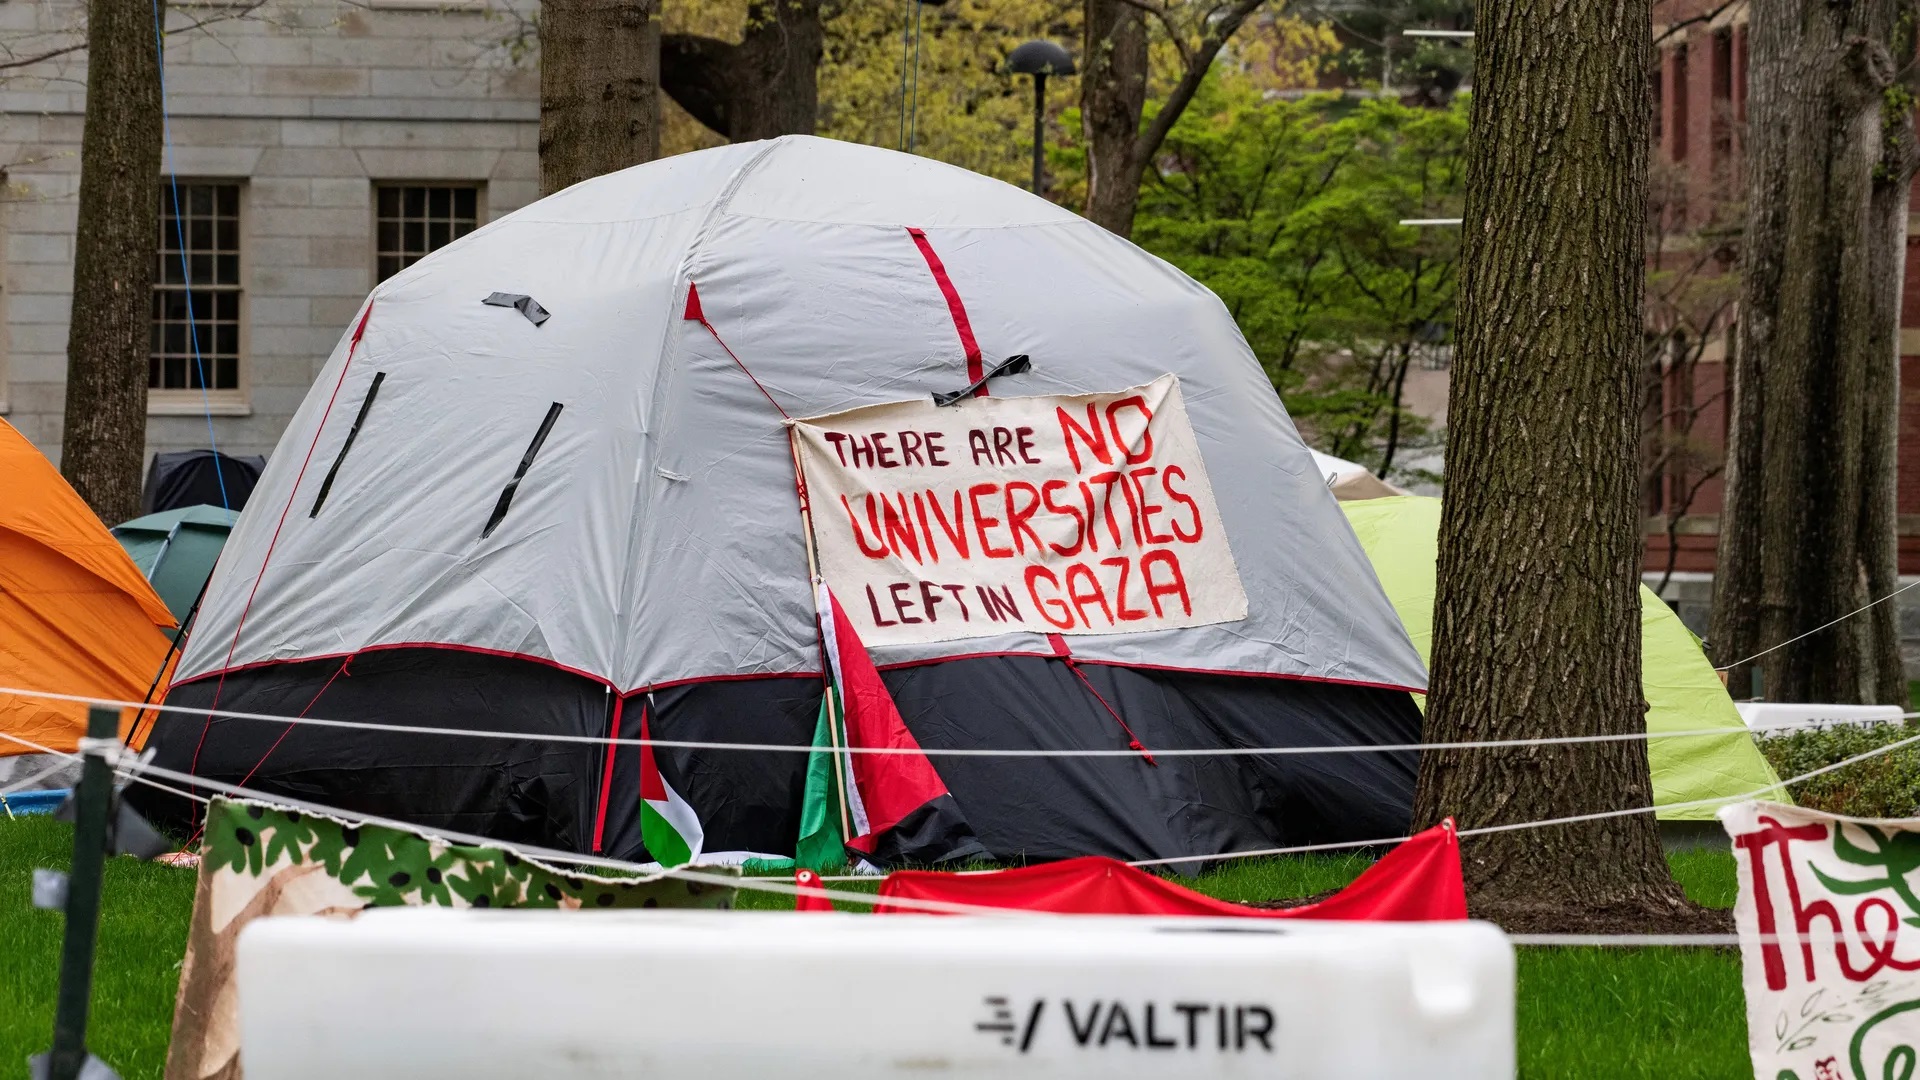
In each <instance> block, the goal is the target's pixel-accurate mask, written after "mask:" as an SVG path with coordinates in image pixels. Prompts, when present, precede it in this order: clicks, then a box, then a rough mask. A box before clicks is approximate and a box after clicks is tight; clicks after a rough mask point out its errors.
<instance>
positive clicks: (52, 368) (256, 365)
mask: <svg viewBox="0 0 1920 1080" xmlns="http://www.w3.org/2000/svg"><path fill="white" fill-rule="evenodd" d="M489 4H491V5H492V6H489ZM529 10H530V8H529ZM84 11H85V8H84V4H82V3H80V2H78V0H38V2H34V0H26V2H21V0H13V2H5V3H0V41H4V42H5V44H6V45H7V47H8V49H9V51H10V53H11V55H13V56H33V55H40V54H42V53H45V52H50V51H54V50H57V49H59V48H61V47H62V46H63V45H64V44H70V43H73V42H77V41H79V40H80V35H79V33H78V31H77V28H78V27H79V26H81V25H83V23H84ZM168 21H169V25H170V26H171V27H172V28H173V32H172V33H170V34H169V36H168V41H167V53H166V80H167V104H168V106H169V111H170V128H171V135H172V148H171V150H172V153H171V161H170V162H169V163H167V164H166V165H164V166H163V168H166V169H168V170H170V175H172V176H173V177H175V178H177V179H178V181H179V205H180V211H181V213H180V221H179V225H178V228H176V223H175V218H174V214H173V195H172V187H171V185H168V184H163V185H161V192H160V198H161V206H162V212H163V214H162V222H161V235H162V249H163V252H162V256H161V266H160V271H161V272H160V274H159V276H158V277H157V279H156V282H155V287H154V301H153V345H152V349H153V351H152V359H151V366H150V370H149V385H150V387H151V400H150V404H149V407H148V415H149V419H148V422H147V446H148V450H149V451H150V452H151V451H155V450H170V449H183V448H188V447H200V446H206V445H207V444H208V427H209V419H208V418H207V416H206V413H207V412H208V411H211V413H212V417H211V426H212V430H213V439H214V440H215V441H216V442H217V443H218V445H219V446H220V448H221V449H222V450H226V451H229V452H232V453H244V454H264V453H267V452H269V451H271V450H272V449H273V446H274V444H275V442H276V441H277V440H278V439H279V437H280V432H281V429H282V428H283V427H284V426H285V425H286V422H287V420H288V418H289V417H290V416H291V415H292V413H293V411H294V409H295V408H296V407H297V406H298V405H299V403H300V401H301V399H302V398H304V397H305V396H306V393H307V388H308V386H309V385H310V384H311V383H312V381H313V378H314V375H315V374H316V373H317V371H318V369H319V367H320V366H321V365H322V364H323V363H324V362H325V361H326V358H327V355H328V354H329V353H330V352H331V351H332V349H333V345H334V342H335V341H336V340H337V339H338V337H339V336H340V334H341V332H342V329H343V328H344V327H345V326H346V325H347V323H348V322H349V320H350V319H351V318H352V316H353V313H354V311H355V310H356V309H357V308H358V306H359V304H360V302H361V300H362V299H363V298H364V297H365V296H366V294H367V291H368V290H369V289H370V288H372V287H373V285H374V284H375V283H376V282H377V281H379V280H380V279H382V278H384V277H386V276H387V275H389V274H391V273H393V272H395V271H397V270H398V269H400V268H401V267H403V266H405V265H407V264H408V263H410V262H411V261H413V260H415V259H417V258H419V257H420V256H421V255H424V254H426V253H427V252H428V251H431V250H433V249H434V248H436V247H439V246H441V245H442V244H445V243H447V242H448V241H450V240H451V239H453V238H454V237H457V236H460V235H462V234H464V233H466V232H468V231H471V230H472V229H474V228H475V227H477V226H478V225H480V224H484V223H485V222H487V221H488V220H491V219H492V218H495V217H498V216H500V215H502V214H504V213H507V212H508V211H511V210H514V209H516V208H518V207H520V206H523V205H525V204H526V203H528V202H531V201H532V200H534V199H535V198H537V197H538V195H539V183H538V178H539V171H538V153H537V145H538V144H537V139H538V135H539V75H538V71H537V69H535V68H534V67H533V66H532V64H531V63H530V62H521V63H516V62H515V57H516V55H517V54H518V52H519V50H517V49H516V48H515V43H516V41H517V40H519V39H520V38H521V37H523V36H524V33H525V29H526V25H527V24H526V22H525V20H524V19H523V18H522V17H521V16H520V15H519V14H516V13H515V11H513V10H512V9H510V8H503V7H501V6H499V3H498V0H450V2H443V0H356V2H354V3H351V4H349V3H337V2H333V0H268V2H267V3H265V4H264V5H262V6H259V7H256V8H252V9H251V10H247V9H246V8H245V7H241V8H235V7H232V6H226V5H212V4H202V3H193V2H188V3H176V4H173V5H170V6H169V20H168ZM201 21H205V22H207V24H208V25H206V26H204V27H202V28H200V29H197V30H192V31H190V32H188V31H185V30H184V29H183V28H184V27H186V26H187V25H188V24H190V23H195V22H201ZM85 55H86V54H85V52H84V51H76V52H71V53H66V54H63V55H58V56H53V57H50V58H48V59H46V60H44V61H41V62H39V63H35V64H31V65H28V66H25V67H22V68H17V69H13V70H8V71H4V72H0V74H3V75H4V79H0V165H4V166H5V168H6V179H7V183H6V187H5V200H4V202H0V259H3V260H4V265H5V269H6V273H5V279H4V289H0V416H4V417H5V418H6V419H7V420H8V421H9V422H11V423H13V424H14V425H15V426H16V427H18V428H19V429H20V430H21V431H22V432H24V433H25V434H26V435H27V437H28V438H29V439H32V440H33V441H34V443H35V444H37V445H38V446H40V447H41V448H42V449H43V450H45V451H46V452H47V453H48V454H50V455H53V456H55V458H56V460H57V459H58V454H59V449H60V436H61V423H62V421H61V413H62V409H63V406H64V398H65V392H66V391H65V372H66V366H67V356H66V348H67V320H68V311H69V304H70V302H71V294H72V282H73V255H74V235H73V234H74V228H75V211H76V194H77V191H78V185H79V171H80V133H81V127H82V119H83V115H84V111H85V104H84V100H85V85H86V71H85V64H86V61H85ZM180 240H184V241H185V244H186V247H187V251H188V256H189V257H188V259H187V272H188V274H190V276H191V280H192V287H193V297H194V302H193V312H192V314H193V321H194V322H195V323H196V324H197V329H198V335H197V336H198V341H199V353H200V358H199V367H200V369H201V370H203V371H204V373H205V380H204V381H205V383H206V386H205V399H204V400H203V397H202V387H201V380H200V379H199V378H197V377H196V372H195V368H196V365H195V362H194V356H193V354H194V349H193V348H192V347H191V346H192V342H191V340H190V338H189V335H188V329H187V314H188V312H187V304H186V288H185V280H184V279H183V274H182V269H181V259H180V254H179V241H180Z"/></svg>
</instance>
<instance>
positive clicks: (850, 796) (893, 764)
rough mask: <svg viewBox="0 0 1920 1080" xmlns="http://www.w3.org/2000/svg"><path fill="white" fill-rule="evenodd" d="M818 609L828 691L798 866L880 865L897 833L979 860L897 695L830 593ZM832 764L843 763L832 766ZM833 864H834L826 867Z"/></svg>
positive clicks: (820, 595) (821, 591) (979, 851)
mask: <svg viewBox="0 0 1920 1080" xmlns="http://www.w3.org/2000/svg"><path fill="white" fill-rule="evenodd" d="M814 602H815V603H816V605H818V608H819V612H820V632H821V637H822V645H823V648H824V650H825V652H826V659H827V667H828V671H829V672H830V674H831V676H832V685H831V686H830V687H829V688H828V690H827V693H826V696H825V698H824V700H822V701H821V703H820V719H819V722H818V723H817V724H816V725H815V726H814V737H813V753H812V754H811V755H810V756H809V758H808V762H807V786H806V795H805V799H804V801H803V802H802V804H801V811H800V837H799V843H798V845H797V846H796V849H795V853H794V861H795V862H796V863H798V864H799V865H801V866H803V867H814V868H816V869H818V868H820V867H823V866H832V865H836V864H837V862H838V858H839V855H840V852H841V851H842V850H843V849H844V850H851V851H852V852H854V853H855V854H857V855H860V856H866V857H870V858H871V859H872V860H873V861H875V862H886V861H889V860H890V858H891V857H892V853H893V852H894V851H895V850H896V849H898V848H900V847H903V846H906V845H903V844H900V843H896V842H894V836H895V835H904V836H911V837H913V838H914V841H913V846H915V847H917V848H918V849H919V850H923V851H924V850H926V849H927V847H928V846H929V843H930V842H931V845H932V846H933V847H934V848H935V849H944V851H945V856H944V857H945V858H947V859H966V858H977V857H985V856H986V854H987V852H986V849H985V848H984V847H982V846H981V844H980V842H979V840H977V839H975V838H974V835H973V830H972V829H970V828H969V827H968V826H967V823H966V819H965V818H964V817H962V816H961V814H960V808H959V806H958V804H956V803H955V802H954V800H953V796H952V795H951V794H949V793H948V792H947V785H946V782H945V781H943V780H941V779H940V774H939V773H936V772H934V770H933V763H932V762H930V761H928V760H927V758H926V756H925V755H924V754H922V753H920V743H919V741H918V740H916V739H915V738H914V737H913V732H911V731H908V730H907V725H906V722H905V721H904V720H902V719H901V718H900V709H899V708H898V707H897V706H896V705H894V703H893V695H892V694H891V693H889V692H888V691H887V686H886V684H885V683H883V682H881V681H880V672H879V671H878V670H877V669H876V668H875V667H874V666H873V658H872V657H870V656H868V655H867V649H866V646H864V645H862V644H861V643H860V636H859V634H858V633H856V632H855V631H854V628H853V623H852V621H851V620H849V619H848V618H847V613H846V612H845V611H843V610H842V609H841V607H840V601H839V600H837V599H835V598H834V596H833V593H832V592H831V591H829V590H828V589H827V587H826V585H824V584H822V585H819V586H817V592H816V595H815V598H814ZM836 743H837V744H838V745H839V746H840V747H842V748H845V747H860V748H869V747H887V748H892V749H896V750H901V751H908V752H905V753H893V754H848V753H840V754H835V753H834V752H833V748H834V746H835V744H836ZM835 758H838V759H839V762H838V766H837V767H836V764H835V760H834V759H835ZM843 793H844V798H845V800H846V802H845V806H846V821H847V824H848V826H849V828H848V831H849V832H850V833H851V835H850V836H846V837H844V838H843V837H842V835H841V829H840V822H841V799H842V796H843ZM829 860H831V861H829Z"/></svg>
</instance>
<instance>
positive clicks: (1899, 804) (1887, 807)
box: [1754, 724, 1920, 818]
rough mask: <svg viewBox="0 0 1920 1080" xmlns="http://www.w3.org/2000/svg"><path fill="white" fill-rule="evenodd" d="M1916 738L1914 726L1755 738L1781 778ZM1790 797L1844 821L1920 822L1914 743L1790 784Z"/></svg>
mask: <svg viewBox="0 0 1920 1080" xmlns="http://www.w3.org/2000/svg"><path fill="white" fill-rule="evenodd" d="M1916 734H1920V727H1911V726H1907V725H1901V724H1876V725H1874V726H1872V727H1860V726H1857V725H1852V724H1846V725H1839V726H1835V727H1830V728H1810V729H1807V730H1805V731H1796V732H1793V733H1791V734H1786V735H1769V736H1760V737H1756V738H1755V740H1754V741H1755V742H1757V743H1758V744H1759V746H1760V752H1761V753H1762V754H1765V755H1766V757H1767V761H1768V762H1769V763H1770V764H1772V765H1773V770H1774V772H1776V773H1778V774H1780V777H1781V779H1786V778H1787V777H1790V776H1799V775H1800V774H1802V773H1807V772H1812V771H1813V770H1815V769H1818V768H1820V767H1821V766H1823V765H1831V764H1833V763H1834V762H1837V761H1844V760H1846V759H1847V758H1850V757H1855V756H1858V755H1860V754H1864V753H1866V752H1867V751H1869V750H1872V749H1874V748H1875V747H1880V746H1885V745H1887V744H1888V743H1895V742H1899V741H1900V740H1902V739H1906V738H1911V737H1912V736H1914V735H1916ZM1793 798H1794V801H1795V802H1798V803H1799V804H1800V805H1801V806H1804V807H1807V808H1808V809H1810V810H1824V811H1826V812H1828V813H1830V814H1845V815H1847V816H1849V817H1868V818H1910V817H1920V743H1915V744H1913V745H1911V746H1903V747H1901V748H1900V749H1898V750H1889V751H1887V752H1886V753H1884V754H1880V755H1878V756H1876V757H1871V758H1868V759H1867V760H1865V761H1861V762H1857V763H1855V764H1852V765H1849V766H1847V767H1846V768H1843V769H1835V770H1834V771H1833V772H1830V773H1823V774H1821V775H1819V776H1816V777H1814V778H1813V779H1811V780H1807V781H1804V782H1802V783H1799V784H1795V785H1794V787H1793Z"/></svg>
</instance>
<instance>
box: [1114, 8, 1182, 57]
mask: <svg viewBox="0 0 1920 1080" xmlns="http://www.w3.org/2000/svg"><path fill="white" fill-rule="evenodd" d="M1120 3H1122V4H1125V5H1126V6H1128V7H1130V8H1135V9H1137V10H1140V11H1144V12H1146V13H1147V14H1149V15H1151V16H1153V17H1154V18H1155V19H1157V20H1159V22H1160V26H1161V28H1162V29H1164V30H1165V31H1166V32H1167V40H1169V41H1171V42H1173V47H1174V48H1175V49H1178V50H1179V51H1180V64H1181V66H1182V67H1191V66H1192V65H1193V53H1192V51H1191V50H1190V49H1188V48H1187V35H1186V34H1185V33H1184V32H1183V31H1182V30H1181V29H1180V24H1179V23H1177V22H1175V21H1174V18H1173V12H1172V11H1171V10H1169V9H1168V8H1167V7H1166V5H1164V4H1152V3H1148V2H1147V0H1120Z"/></svg>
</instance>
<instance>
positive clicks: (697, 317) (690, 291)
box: [686, 282, 793, 420]
mask: <svg viewBox="0 0 1920 1080" xmlns="http://www.w3.org/2000/svg"><path fill="white" fill-rule="evenodd" d="M686 317H687V318H689V319H692V320H693V321H694V322H697V323H699V324H700V325H701V326H704V327H706V328H707V333H709V334H712V335H713V340H714V341H715V342H717V343H718V344H719V346H720V347H721V348H722V349H726V350H727V355H728V356H732V357H733V362H734V363H735V364H736V365H738V366H739V368H740V370H741V371H743V372H745V373H746V376H747V378H749V379H752V380H753V385H754V388H755V389H757V390H759V391H760V394H761V396H762V397H764V398H766V399H767V403H768V404H770V405H772V406H773V407H774V408H776V409H779V410H780V415H781V417H782V418H783V419H787V420H791V419H793V417H791V416H788V415H787V410H785V409H782V408H780V403H779V402H778V401H775V400H774V399H773V395H772V394H769V393H767V388H766V387H765V386H762V385H761V384H760V379H759V377H758V376H756V375H755V374H754V373H753V371H752V369H750V368H748V367H747V365H746V363H745V362H744V361H742V360H741V359H740V358H739V357H738V356H734V353H733V350H732V349H730V348H728V347H727V343H726V342H725V341H723V340H721V337H720V331H718V330H715V329H714V328H713V324H712V323H710V322H708V321H707V313H706V312H705V310H703V309H702V308H701V307H700V290H699V288H698V287H697V286H695V285H694V284H693V283H692V282H688V283H687V313H686Z"/></svg>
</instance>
